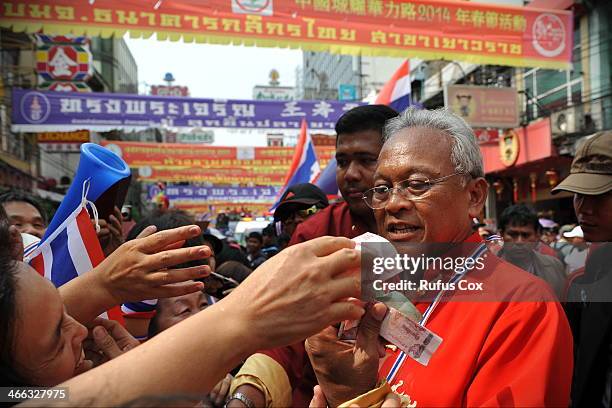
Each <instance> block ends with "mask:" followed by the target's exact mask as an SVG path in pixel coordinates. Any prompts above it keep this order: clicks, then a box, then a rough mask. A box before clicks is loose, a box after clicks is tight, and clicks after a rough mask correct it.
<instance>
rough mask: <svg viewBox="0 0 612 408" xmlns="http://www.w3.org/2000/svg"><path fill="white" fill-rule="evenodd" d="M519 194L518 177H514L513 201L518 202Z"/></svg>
mask: <svg viewBox="0 0 612 408" xmlns="http://www.w3.org/2000/svg"><path fill="white" fill-rule="evenodd" d="M518 195H519V187H518V179H517V178H516V177H515V178H513V179H512V201H513V202H515V203H517V202H518V198H519V197H518Z"/></svg>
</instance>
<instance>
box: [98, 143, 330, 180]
mask: <svg viewBox="0 0 612 408" xmlns="http://www.w3.org/2000/svg"><path fill="white" fill-rule="evenodd" d="M101 145H102V146H104V147H106V148H107V149H109V150H112V151H113V152H114V153H116V154H117V155H118V156H120V157H121V158H122V159H123V160H125V162H126V163H127V164H128V165H129V166H130V167H131V168H137V169H138V172H137V178H138V180H141V181H144V182H158V181H163V182H192V183H211V184H240V185H264V186H282V185H283V182H284V180H285V176H286V175H287V171H288V170H289V166H290V165H291V161H292V159H293V153H294V148H293V147H252V146H242V147H231V146H208V145H201V144H191V145H186V144H180V143H145V142H123V141H114V140H112V141H108V140H105V141H102V142H101ZM315 151H316V153H317V159H318V160H319V165H320V166H321V168H325V166H327V163H328V162H329V161H330V160H331V159H332V158H333V157H334V155H335V151H336V149H335V146H315Z"/></svg>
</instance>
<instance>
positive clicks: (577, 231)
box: [563, 225, 584, 238]
mask: <svg viewBox="0 0 612 408" xmlns="http://www.w3.org/2000/svg"><path fill="white" fill-rule="evenodd" d="M563 236H564V237H565V238H584V234H583V233H582V228H580V225H579V226H577V227H574V229H573V230H571V231H570V232H564V233H563Z"/></svg>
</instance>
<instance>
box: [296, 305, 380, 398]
mask: <svg viewBox="0 0 612 408" xmlns="http://www.w3.org/2000/svg"><path fill="white" fill-rule="evenodd" d="M386 311H387V308H386V306H385V305H384V304H382V303H377V304H373V305H369V307H368V309H367V311H366V314H365V315H364V317H363V318H362V319H361V323H360V324H359V330H358V332H357V339H356V341H355V343H354V344H352V343H347V342H344V341H341V340H339V339H338V333H337V329H336V328H334V327H328V328H326V329H325V330H323V331H322V332H321V333H319V334H316V335H314V336H312V337H309V338H308V339H307V340H306V345H305V346H306V352H307V353H308V357H309V358H310V362H311V363H312V367H313V368H314V371H315V374H316V376H317V380H318V382H319V385H320V386H321V390H322V391H323V394H324V395H325V398H326V399H327V401H328V403H329V405H330V406H332V407H336V406H338V405H340V404H341V403H343V402H346V401H349V400H351V399H353V398H355V397H357V396H359V395H361V394H365V393H366V392H368V391H370V390H372V389H374V388H375V387H376V383H377V380H378V362H379V359H380V358H381V357H383V356H384V347H383V345H382V344H381V342H380V341H379V332H380V325H381V323H382V320H383V318H384V316H385V313H386Z"/></svg>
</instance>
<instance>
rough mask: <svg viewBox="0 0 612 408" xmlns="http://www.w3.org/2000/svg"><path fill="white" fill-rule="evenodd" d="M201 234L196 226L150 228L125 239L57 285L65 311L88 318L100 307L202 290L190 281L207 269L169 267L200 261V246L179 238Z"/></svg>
mask: <svg viewBox="0 0 612 408" xmlns="http://www.w3.org/2000/svg"><path fill="white" fill-rule="evenodd" d="M200 233H201V231H200V227H198V226H196V225H191V226H185V227H179V228H174V229H170V230H165V231H160V232H157V233H155V227H154V226H150V227H147V228H145V230H144V231H143V232H142V233H141V234H140V235H139V238H137V239H134V240H132V241H129V242H126V243H125V244H123V245H121V246H120V247H119V249H117V250H116V251H115V252H113V253H112V254H111V255H109V257H108V258H106V259H105V260H104V261H102V262H101V263H100V264H99V265H98V266H96V267H95V268H94V269H93V270H92V271H90V272H87V273H85V274H83V275H80V276H78V277H77V278H75V279H72V280H71V281H69V282H68V283H66V284H65V285H63V286H61V287H60V294H61V296H62V299H63V300H64V304H65V305H66V308H67V309H68V313H69V314H70V315H71V316H73V317H74V318H75V319H77V320H78V321H79V322H81V323H84V324H89V322H90V321H91V320H92V319H94V318H95V317H96V316H98V315H99V314H100V313H102V312H104V311H105V310H108V309H110V308H111V307H113V306H117V305H120V304H122V303H126V302H139V301H141V300H146V299H158V298H166V297H173V296H181V295H186V294H189V293H193V292H197V291H198V290H202V289H203V288H204V284H203V283H202V282H194V281H193V279H199V278H203V277H206V276H208V275H209V274H210V267H209V266H206V265H201V266H193V267H190V268H179V269H169V268H171V267H172V266H173V265H176V264H180V263H184V262H189V261H194V260H201V259H205V258H207V257H209V256H210V253H211V252H210V249H209V248H208V247H207V246H205V245H202V246H198V247H190V248H180V247H181V246H182V245H183V244H184V242H185V240H187V239H189V238H192V237H195V236H197V235H199V234H200Z"/></svg>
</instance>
